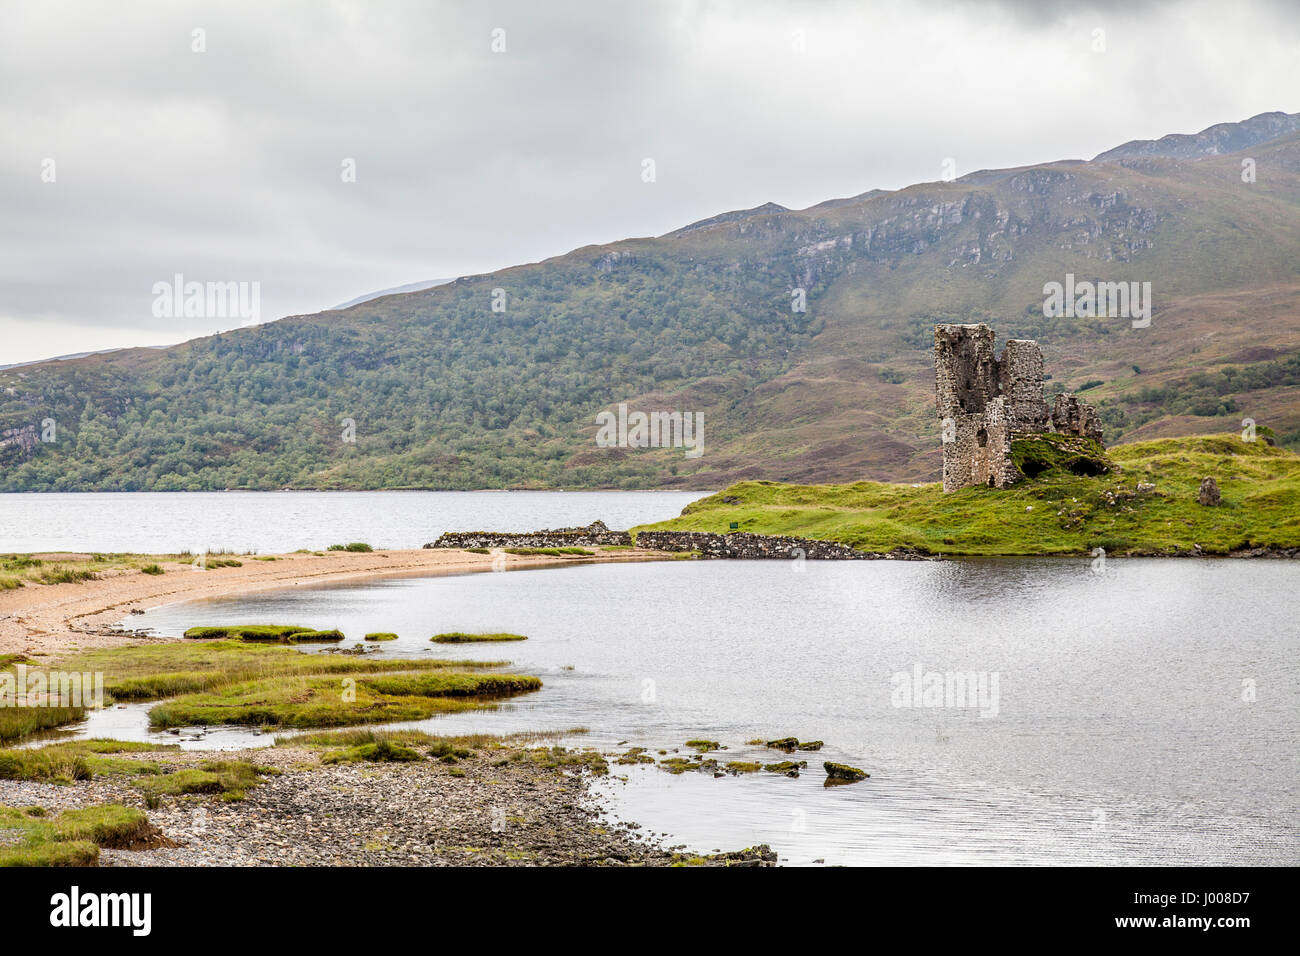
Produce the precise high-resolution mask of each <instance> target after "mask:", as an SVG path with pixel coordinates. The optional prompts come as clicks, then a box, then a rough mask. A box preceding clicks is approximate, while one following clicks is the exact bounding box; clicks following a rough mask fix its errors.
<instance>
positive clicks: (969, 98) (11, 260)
mask: <svg viewBox="0 0 1300 956" xmlns="http://www.w3.org/2000/svg"><path fill="white" fill-rule="evenodd" d="M196 30H201V31H202V33H201V34H198V35H197V36H196V34H195V31H196ZM495 30H503V31H504V46H505V49H504V52H494V51H493V43H494V31H495ZM1098 30H1101V31H1104V36H1101V39H1102V40H1103V41H1104V50H1102V51H1098V50H1096V49H1094V47H1095V46H1096V45H1097V43H1098V37H1099V34H1097V33H1096V32H1095V31H1098ZM200 40H201V41H202V44H201V45H203V46H204V47H205V50H204V51H203V52H195V50H194V47H195V46H196V45H199V41H200ZM500 43H501V35H500V34H497V45H498V46H500ZM1297 63H1300V17H1297V16H1296V14H1295V8H1294V5H1292V4H1288V3H1285V2H1278V3H1272V2H1265V0H1244V2H1229V3H1195V2H1189V3H1172V2H1171V3H1141V2H1135V0H1128V2H1097V3H1093V4H1089V3H1069V2H1059V0H1058V2H1047V3H1035V2H1029V0H1025V2H1023V3H1018V2H1012V0H1005V2H993V0H989V2H964V3H957V2H940V0H920V2H918V0H898V2H894V0H870V2H863V0H856V2H834V0H827V2H818V3H811V2H776V0H772V2H764V0H734V2H703V0H637V2H630V0H582V2H578V0H572V2H560V0H521V2H492V0H474V2H471V0H464V2H445V3H430V2H424V3H417V2H409V3H407V2H386V0H356V2H350V0H335V2H322V0H310V2H306V0H304V2H297V3H288V2H285V3H275V2H267V0H255V2H236V0H226V2H222V3H220V4H218V3H197V2H193V3H192V2H185V0H166V2H157V3H144V2H137V3H104V2H102V0H86V2H81V3H60V2H54V0H33V2H30V3H26V2H11V0H0V365H3V364H6V363H10V362H18V361H24V360H28V359H35V358H42V357H46V356H51V355H58V354H64V353H69V352H77V351H87V350H92V349H103V348H109V347H113V346H123V345H145V344H170V343H173V342H178V341H182V340H184V339H187V338H192V337H194V336H196V335H202V334H206V333H209V332H212V331H215V330H217V329H225V328H232V327H236V326H238V325H240V324H241V322H240V320H239V319H238V318H237V317H223V316H208V317H192V318H189V319H186V318H171V317H161V318H159V317H155V316H154V314H153V311H152V307H153V305H154V298H155V296H154V291H153V289H154V284H155V283H158V282H160V281H170V280H171V279H172V277H173V276H174V275H175V274H177V273H180V274H182V275H183V276H184V277H185V279H186V280H187V281H199V282H209V281H211V282H227V281H235V282H248V283H253V282H257V283H259V284H260V285H259V291H260V314H261V318H262V319H263V320H271V319H275V318H279V317H281V316H284V315H290V314H295V313H302V312H315V311H319V310H321V309H326V308H329V307H330V306H332V305H335V304H337V303H339V302H342V301H345V300H347V299H351V298H353V297H355V296H357V295H359V294H361V293H364V292H369V291H373V290H378V289H383V288H388V287H392V286H396V285H401V284H405V283H408V282H415V281H419V280H425V279H433V278H441V277H453V276H458V275H468V274H473V273H477V272H484V271H488V270H491V269H493V268H497V267H501V266H507V265H513V264H517V263H520V262H528V261H534V260H537V259H542V258H546V257H548V256H552V255H557V254H560V253H563V252H566V251H568V250H570V249H572V248H575V247H578V246H582V245H587V244H590V243H598V242H608V241H611V240H615V239H620V238H625V237H628V236H648V235H658V234H661V233H664V232H667V231H669V230H672V229H674V228H676V227H678V226H681V225H684V224H686V223H688V222H691V221H693V220H696V219H701V218H704V217H706V216H710V215H714V214H716V213H719V212H722V211H725V210H729V209H737V208H743V207H748V206H754V205H758V204H759V203H763V202H767V201H773V202H778V203H781V204H782V205H785V206H789V207H792V208H800V207H804V206H808V205H811V204H813V203H816V202H820V201H821V200H824V199H829V198H832V197H838V196H848V195H853V194H856V193H860V192H863V191H865V190H867V189H872V188H897V187H901V186H905V185H908V184H910V183H914V182H922V181H929V180H935V179H938V178H939V177H940V172H941V169H940V164H941V162H942V160H943V159H944V158H945V157H952V158H953V159H955V161H956V166H957V170H956V171H957V174H958V175H961V174H964V173H967V172H971V171H973V170H976V169H979V168H987V167H999V166H1015V165H1024V164H1029V163H1037V162H1045V161H1049V160H1053V159H1060V158H1089V157H1091V156H1093V155H1095V154H1097V153H1099V152H1101V151H1103V150H1105V149H1108V148H1110V147H1112V146H1115V145H1118V144H1119V143H1121V142H1124V141H1126V140H1130V139H1136V138H1153V137H1157V136H1160V135H1163V134H1165V133H1169V132H1195V131H1198V130H1200V129H1203V128H1204V127H1206V126H1209V125H1211V124H1213V123H1217V122H1224V121H1232V120H1240V119H1245V118H1246V117H1249V116H1252V115H1255V114H1257V113H1261V112H1265V111H1269V110H1285V111H1287V112H1295V111H1297V110H1300V69H1297ZM647 158H649V159H653V160H654V163H655V170H654V172H655V181H654V182H645V181H643V175H642V172H643V161H644V160H645V159H647ZM50 160H53V163H52V164H51V163H50V162H49V161H50ZM346 160H353V161H355V170H356V176H355V182H345V181H344V175H343V174H344V163H345V161H346ZM51 178H52V179H53V181H47V180H49V179H51Z"/></svg>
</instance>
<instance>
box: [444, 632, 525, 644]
mask: <svg viewBox="0 0 1300 956" xmlns="http://www.w3.org/2000/svg"><path fill="white" fill-rule="evenodd" d="M429 640H431V641H433V643H435V644H483V643H491V642H495V641H526V640H528V638H527V637H526V636H524V635H523V634H509V633H506V632H500V633H496V634H467V633H465V632H464V631H448V632H447V633H445V634H435V635H433V637H431V638H429Z"/></svg>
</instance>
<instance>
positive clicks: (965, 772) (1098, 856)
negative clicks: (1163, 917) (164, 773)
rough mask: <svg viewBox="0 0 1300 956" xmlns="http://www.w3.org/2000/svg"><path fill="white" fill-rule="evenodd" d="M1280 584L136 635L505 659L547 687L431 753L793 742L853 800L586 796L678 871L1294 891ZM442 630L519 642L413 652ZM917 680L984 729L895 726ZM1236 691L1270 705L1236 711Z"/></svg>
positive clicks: (518, 586) (577, 579)
mask: <svg viewBox="0 0 1300 956" xmlns="http://www.w3.org/2000/svg"><path fill="white" fill-rule="evenodd" d="M1298 576H1300V569H1297V568H1296V567H1295V566H1294V565H1291V564H1289V563H1286V562H1231V561H1219V562H1211V561H1175V560H1124V561H1122V560H1114V559H1112V560H1109V561H1107V562H1106V566H1105V569H1104V573H1101V574H1098V573H1095V572H1094V569H1093V566H1092V563H1091V562H1090V561H1087V560H1067V561H1049V560H989V561H968V562H967V561H963V562H925V563H908V562H883V561H882V562H843V563H839V562H825V563H816V562H808V563H807V564H806V565H805V566H804V570H803V571H802V572H795V571H793V569H792V566H791V565H790V564H787V563H786V562H671V563H659V564H637V565H600V566H584V567H569V568H562V569H554V570H547V571H530V572H521V573H509V574H480V575H467V576H463V577H442V578H421V579H400V580H390V581H383V582H378V583H374V584H370V585H365V586H356V585H351V586H336V587H324V588H316V589H311V590H295V591H292V592H278V593H263V594H259V595H254V596H251V597H248V598H244V599H238V600H221V601H204V602H193V603H189V604H184V605H175V606H172V607H169V608H162V609H158V610H156V611H152V612H149V613H148V614H146V615H145V616H144V617H135V618H133V619H132V626H136V627H139V626H148V627H153V628H156V629H157V630H158V631H159V632H160V633H165V634H179V633H180V632H181V631H183V630H184V629H185V628H186V627H190V626H193V625H197V624H217V623H238V622H249V623H251V622H271V621H274V622H286V623H301V624H304V625H307V626H312V627H340V628H342V629H343V630H344V632H345V633H347V634H348V635H349V637H359V636H360V635H361V634H363V633H364V632H366V631H371V630H383V631H393V632H396V633H397V634H398V635H399V639H398V640H397V641H395V642H392V643H389V644H385V645H383V650H382V651H381V652H380V653H382V654H383V655H385V656H389V657H409V656H437V657H449V658H466V657H468V658H473V659H477V660H490V659H497V658H499V657H500V656H502V655H503V654H504V655H506V656H509V657H510V658H511V659H512V660H513V661H514V662H515V666H516V667H518V668H519V669H522V670H526V671H529V672H532V673H536V674H538V675H540V676H541V677H542V679H543V681H544V684H545V686H544V687H543V689H542V690H541V691H540V692H538V693H536V694H530V695H528V696H527V697H526V698H521V699H519V700H517V701H512V702H509V703H507V704H504V705H503V706H502V707H500V708H499V709H498V710H496V711H493V712H486V713H475V714H457V715H449V716H446V717H441V718H435V719H434V720H432V721H426V722H424V723H423V724H421V725H420V726H423V727H425V728H427V729H432V730H435V731H440V732H462V731H466V730H475V731H478V730H482V731H488V732H509V731H512V730H532V729H550V730H560V729H564V728H572V727H574V726H584V727H589V728H591V729H592V735H591V737H590V740H591V741H592V742H594V743H597V744H599V745H602V746H612V745H613V744H615V743H617V742H618V741H622V740H627V741H630V742H631V743H633V744H637V745H640V746H645V747H648V748H651V749H659V748H663V749H668V750H671V749H672V748H674V747H681V746H682V743H683V742H684V741H685V740H686V739H689V738H690V737H694V736H698V735H700V734H702V733H703V734H707V736H709V737H711V738H714V739H719V740H722V741H723V742H725V743H726V744H728V745H729V747H730V748H731V749H730V750H728V751H727V752H726V757H727V759H729V760H732V759H741V760H745V759H764V758H765V757H766V759H769V760H770V759H771V756H770V752H768V753H767V754H765V753H764V752H763V751H762V749H761V748H747V747H746V746H745V743H744V742H745V741H747V740H750V739H753V738H771V737H775V736H785V735H795V736H799V737H801V738H803V739H823V740H826V741H827V747H826V750H825V751H824V752H823V754H820V755H813V756H816V757H819V758H822V759H830V760H837V761H843V762H847V763H850V764H853V765H855V766H860V767H862V768H863V769H866V770H868V771H869V772H870V773H871V774H872V777H871V779H870V780H869V781H865V782H864V783H862V784H856V785H854V786H850V787H841V788H835V789H833V790H824V789H823V788H822V786H821V784H822V776H821V774H820V773H813V772H809V773H807V774H805V775H804V776H803V777H801V778H799V779H798V780H787V779H786V778H783V777H776V776H773V775H768V774H762V775H759V776H757V777H742V778H732V777H727V778H724V779H721V780H713V779H712V778H709V777H704V776H700V775H686V776H683V777H670V776H669V775H667V774H664V773H662V772H660V771H657V770H654V769H649V770H646V769H642V768H631V772H629V773H627V774H626V776H627V777H628V779H627V781H626V782H622V781H619V780H612V781H610V782H608V783H606V784H603V785H602V789H603V792H604V793H605V795H606V797H607V799H609V800H611V801H613V805H614V806H615V807H616V808H617V812H619V813H625V814H626V815H628V816H629V817H631V818H634V819H637V820H639V821H641V822H643V823H645V824H646V825H648V826H650V827H651V828H653V829H656V830H668V831H670V832H672V833H673V834H674V835H675V836H676V837H677V838H679V839H680V840H682V841H684V842H687V843H690V844H691V845H692V846H693V847H694V848H697V849H711V848H712V847H711V846H709V845H707V844H712V843H718V844H719V845H725V846H728V847H733V846H737V845H748V844H752V843H755V842H763V841H766V842H770V843H772V844H773V845H774V846H775V847H777V848H778V850H779V851H780V852H781V853H783V854H784V855H786V856H787V857H788V858H789V859H790V860H791V861H792V862H811V861H812V860H814V859H818V858H824V859H826V860H827V862H895V863H924V862H936V861H943V862H953V863H964V862H979V863H991V862H1061V861H1068V862H1104V863H1119V862H1204V863H1211V862H1222V863H1234V862H1255V863H1260V862H1264V863H1277V862H1288V863H1295V862H1297V861H1300V852H1298V851H1297V840H1296V835H1297V823H1298V820H1297V802H1296V799H1295V787H1296V773H1295V770H1296V767H1297V765H1298V764H1300V750H1298V748H1297V743H1296V738H1295V735H1294V727H1295V725H1296V718H1297V716H1298V715H1300V705H1298V703H1297V696H1296V687H1297V678H1300V664H1298V663H1297V655H1296V653H1295V628H1294V624H1293V621H1294V620H1295V619H1296V617H1297V611H1300V598H1298V597H1297V594H1298V593H1300V590H1298V589H1297V588H1296V584H1297V583H1298ZM448 630H471V631H472V630H505V631H516V632H519V633H524V634H528V635H529V636H530V640H529V641H527V642H525V643H522V644H512V645H509V647H508V648H506V649H505V650H503V649H502V648H501V646H496V647H492V646H487V647H472V646H470V647H467V646H464V645H461V646H454V647H450V646H445V645H436V644H431V643H429V640H428V638H429V636H430V635H432V634H433V633H435V632H438V631H448ZM917 667H920V668H921V670H922V671H923V672H925V673H930V672H934V673H937V674H940V675H944V674H949V673H961V674H970V673H973V674H980V673H982V674H990V675H991V674H996V675H997V676H998V688H999V701H998V707H997V713H996V716H983V717H982V716H980V710H979V709H978V708H975V707H970V706H966V707H961V706H957V707H948V706H937V707H928V706H908V707H901V706H896V705H897V703H898V701H897V698H896V697H895V696H894V695H893V691H894V689H895V687H896V686H897V681H896V680H895V675H899V674H911V673H912V672H913V671H914V669H915V668H917ZM1247 680H1253V681H1256V683H1257V684H1258V686H1259V687H1261V688H1266V689H1267V691H1266V692H1261V693H1259V694H1258V695H1257V698H1256V699H1255V700H1253V701H1251V700H1246V699H1243V681H1247ZM918 703H921V702H919V701H918ZM813 766H814V768H815V767H817V764H816V763H815V762H814V764H813ZM618 769H619V771H620V773H622V772H623V771H626V770H627V769H628V768H618ZM800 814H802V817H801V816H800ZM800 820H802V821H803V823H804V824H806V825H805V826H804V827H803V828H802V829H801V828H799V827H798V826H796V824H797V823H798V822H799V821H800Z"/></svg>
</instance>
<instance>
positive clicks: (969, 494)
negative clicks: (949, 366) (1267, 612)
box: [637, 435, 1300, 555]
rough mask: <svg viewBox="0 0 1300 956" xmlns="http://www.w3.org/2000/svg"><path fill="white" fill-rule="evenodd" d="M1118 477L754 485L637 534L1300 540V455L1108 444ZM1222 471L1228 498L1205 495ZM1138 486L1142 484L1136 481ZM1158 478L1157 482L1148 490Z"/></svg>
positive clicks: (1033, 548)
mask: <svg viewBox="0 0 1300 956" xmlns="http://www.w3.org/2000/svg"><path fill="white" fill-rule="evenodd" d="M1110 458H1111V462H1112V464H1113V466H1114V467H1113V471H1112V473H1111V474H1107V475H1102V476H1100V477H1087V476H1081V475H1075V474H1071V473H1069V472H1068V471H1067V470H1064V469H1055V470H1051V471H1048V472H1044V473H1043V474H1040V475H1038V476H1037V477H1035V478H1033V479H1030V480H1026V481H1023V482H1021V483H1019V484H1017V485H1014V486H1012V487H1011V488H1009V489H1001V490H999V489H995V488H985V487H971V488H963V489H962V490H961V491H956V492H952V493H950V494H944V493H943V488H942V486H941V485H939V484H920V485H917V484H911V485H908V484H882V483H879V482H871V481H860V482H857V483H855V484H850V485H785V484H778V483H776V482H770V481H747V482H741V483H739V484H736V485H733V486H732V487H730V488H727V489H726V490H724V491H721V492H718V493H717V494H715V495H710V496H709V497H707V498H703V499H701V500H700V501H696V502H692V503H691V504H690V505H688V506H687V507H686V508H685V509H684V510H683V512H682V514H681V516H680V517H678V518H674V519H672V520H671V521H664V522H660V523H658V524H653V525H646V526H645V527H644V528H640V529H637V530H655V531H661V530H675V531H710V532H714V533H719V534H723V533H726V532H727V531H729V530H731V525H732V524H733V523H734V524H736V525H737V528H736V530H738V531H746V532H752V533H757V534H773V535H791V536H795V537H805V538H816V539H821V540H829V541H838V542H840V543H841V544H847V545H849V546H851V547H854V548H858V549H859V550H863V551H879V552H884V551H893V550H895V549H898V548H906V549H912V550H917V551H921V552H923V553H930V554H945V555H1033V554H1088V553H1092V552H1093V550H1094V549H1096V548H1104V549H1105V550H1106V551H1107V552H1108V553H1111V554H1172V553H1189V552H1195V551H1196V550H1197V549H1198V548H1199V549H1200V550H1201V551H1202V552H1204V553H1207V554H1223V553H1227V552H1232V551H1239V550H1242V549H1251V548H1266V549H1289V548H1300V455H1297V454H1295V453H1294V452H1290V451H1287V450H1285V449H1282V448H1275V447H1270V446H1269V445H1267V444H1266V443H1265V442H1264V441H1263V440H1262V439H1260V440H1256V441H1253V442H1246V441H1243V440H1242V438H1241V436H1240V435H1209V436H1200V437H1195V438H1166V439H1159V440H1156V441H1146V442H1137V443H1134V444H1131V445H1123V446H1120V447H1118V448H1113V449H1110ZM1207 476H1214V477H1215V478H1216V481H1217V482H1218V484H1219V487H1220V488H1221V489H1222V495H1223V499H1222V504H1221V505H1220V506H1218V507H1206V506H1203V505H1201V504H1199V503H1198V501H1197V491H1198V489H1199V487H1200V483H1201V480H1202V479H1203V478H1205V477H1207ZM1139 485H1142V488H1140V489H1139ZM1148 486H1150V487H1148Z"/></svg>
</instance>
